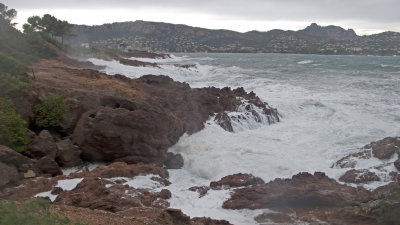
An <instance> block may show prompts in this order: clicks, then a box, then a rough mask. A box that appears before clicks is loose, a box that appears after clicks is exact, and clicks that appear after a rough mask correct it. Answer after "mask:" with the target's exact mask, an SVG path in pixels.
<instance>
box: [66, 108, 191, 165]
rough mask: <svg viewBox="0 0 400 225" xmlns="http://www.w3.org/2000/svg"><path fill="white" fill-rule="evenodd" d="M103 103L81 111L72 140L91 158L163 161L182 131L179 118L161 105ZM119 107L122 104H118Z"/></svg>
mask: <svg viewBox="0 0 400 225" xmlns="http://www.w3.org/2000/svg"><path fill="white" fill-rule="evenodd" d="M137 105H141V106H140V107H135V104H134V103H133V104H132V107H133V108H132V110H130V109H127V108H111V107H104V108H103V109H101V110H99V111H97V112H87V113H85V114H83V115H82V117H81V119H80V120H79V122H78V124H77V126H76V128H75V130H74V133H73V136H72V137H73V141H74V143H76V144H77V145H78V146H79V147H80V148H81V149H82V157H83V158H84V159H86V160H88V161H101V162H109V161H114V160H120V161H125V162H128V163H139V162H144V163H156V164H158V165H162V163H163V162H164V160H165V154H166V152H167V149H168V147H169V146H170V145H172V144H173V143H174V142H176V141H177V140H178V138H179V137H180V136H181V135H182V134H183V126H182V124H181V123H180V121H179V120H178V119H177V118H176V117H174V116H172V115H171V114H170V113H167V112H165V111H163V110H162V109H161V108H160V106H158V105H151V104H146V103H144V102H141V103H138V104H137ZM118 107H119V106H118Z"/></svg>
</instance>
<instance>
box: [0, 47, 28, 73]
mask: <svg viewBox="0 0 400 225" xmlns="http://www.w3.org/2000/svg"><path fill="white" fill-rule="evenodd" d="M0 68H1V71H0V72H1V73H8V74H13V75H21V74H24V73H26V71H27V68H26V66H25V65H24V64H22V63H20V62H19V61H18V60H16V59H15V58H13V57H11V56H9V55H7V54H5V53H4V52H0Z"/></svg>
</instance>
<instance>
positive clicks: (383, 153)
mask: <svg viewBox="0 0 400 225" xmlns="http://www.w3.org/2000/svg"><path fill="white" fill-rule="evenodd" d="M364 148H372V154H373V155H374V157H376V158H378V159H389V158H390V157H392V155H393V154H394V153H395V152H399V151H400V138H396V137H387V138H384V139H382V140H379V141H376V142H372V143H370V144H369V145H366V146H365V147H364Z"/></svg>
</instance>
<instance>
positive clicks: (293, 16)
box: [3, 0, 400, 23]
mask: <svg viewBox="0 0 400 225" xmlns="http://www.w3.org/2000/svg"><path fill="white" fill-rule="evenodd" d="M3 2H4V3H5V4H6V5H9V6H10V7H13V8H16V9H17V10H18V9H49V8H62V9H71V10H73V9H88V10H90V9H110V10H112V9H113V8H115V9H116V8H123V9H129V8H131V9H147V8H157V9H163V10H171V9H176V10H179V11H185V12H189V13H202V14H204V13H207V14H214V15H217V16H220V17H227V18H238V19H246V20H308V21H338V20H342V21H343V20H353V21H354V20H357V21H374V22H382V23H385V22H399V21H400V13H398V9H400V1H398V0H380V1H378V0H351V1H349V0H246V1H243V0H240V1H232V0H201V1H198V0H184V1H181V0H179V1H178V0H146V1H144V0H141V1H129V0H114V1H107V0H87V1H83V0H79V1H77V0H68V1H65V0H64V1H57V0H42V1H31V0H7V1H3Z"/></svg>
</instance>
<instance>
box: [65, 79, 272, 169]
mask: <svg viewBox="0 0 400 225" xmlns="http://www.w3.org/2000/svg"><path fill="white" fill-rule="evenodd" d="M117 79H119V80H120V78H117ZM120 81H122V82H124V83H125V84H127V85H129V86H130V87H131V88H134V89H136V90H139V91H140V92H142V93H146V94H145V95H143V96H144V99H143V97H142V99H141V98H135V99H132V98H120V97H116V96H112V95H110V96H104V97H101V98H100V99H99V105H100V107H99V109H94V110H89V111H87V112H86V113H84V114H83V115H82V116H81V117H80V120H79V121H78V123H77V125H76V127H75V129H74V132H73V135H72V140H73V142H74V143H75V144H76V145H78V146H79V147H80V148H81V149H82V156H83V158H84V159H85V160H88V161H106V162H109V161H124V162H128V163H139V162H144V163H156V164H158V165H162V164H163V163H164V161H165V160H166V152H167V149H168V147H170V146H172V145H173V144H175V143H176V142H177V141H178V140H179V137H180V136H181V135H183V134H184V133H185V132H187V133H194V132H197V131H199V130H201V129H202V128H203V127H204V123H205V122H206V121H207V120H208V119H209V117H210V116H212V115H214V114H215V113H217V114H218V113H223V112H225V111H235V110H237V109H238V108H239V107H240V106H242V104H243V101H247V102H248V103H249V104H252V105H254V106H255V107H258V108H260V109H262V110H261V111H260V112H261V114H263V115H260V116H265V117H268V118H271V122H275V121H279V117H278V114H277V111H276V110H275V109H273V108H270V107H269V106H268V105H267V104H266V103H264V102H262V101H261V100H260V99H259V98H258V97H257V96H256V95H255V94H254V93H253V92H251V93H246V92H245V91H244V90H243V88H238V89H235V90H231V89H230V88H223V89H218V88H213V87H210V88H200V89H191V88H190V86H189V85H188V84H185V83H180V82H174V81H173V80H172V79H171V78H169V77H166V76H152V75H148V76H144V77H141V78H139V79H137V80H130V79H128V80H127V79H126V78H124V79H123V80H120ZM245 110H246V109H245ZM248 110H249V113H253V114H254V113H255V112H253V111H254V110H253V109H251V107H249V108H248Z"/></svg>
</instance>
